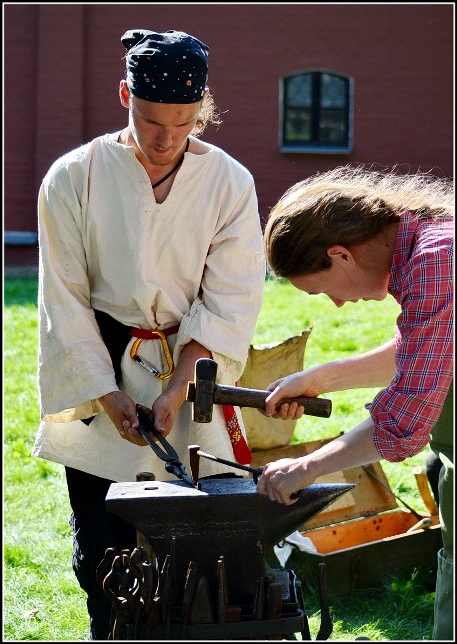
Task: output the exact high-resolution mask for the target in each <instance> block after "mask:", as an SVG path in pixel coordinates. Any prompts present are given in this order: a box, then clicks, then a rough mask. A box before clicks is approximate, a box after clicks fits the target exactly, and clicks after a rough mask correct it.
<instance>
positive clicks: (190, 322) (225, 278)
mask: <svg viewBox="0 0 457 644" xmlns="http://www.w3.org/2000/svg"><path fill="white" fill-rule="evenodd" d="M264 280H265V260H264V253H263V237H262V231H261V227H260V218H259V214H258V208H257V197H256V194H255V190H254V185H253V182H252V181H250V182H249V183H248V184H247V185H246V186H245V188H244V189H243V191H242V193H241V195H240V198H239V199H238V201H237V203H236V205H235V207H234V209H233V212H232V213H231V214H230V217H229V224H228V225H226V226H224V227H222V228H221V229H220V230H219V231H217V232H216V234H215V236H214V237H213V240H212V243H211V247H210V249H209V252H208V255H207V258H206V263H205V269H204V273H203V277H202V282H201V291H200V295H199V297H197V298H196V299H195V301H194V302H193V304H192V306H191V309H190V311H189V313H188V314H186V315H185V316H184V317H183V319H182V321H181V327H180V331H179V334H178V339H177V344H176V349H175V354H176V355H179V353H180V351H181V350H182V348H183V346H184V345H185V344H186V343H187V342H189V341H190V340H196V341H197V342H199V343H200V344H202V345H203V346H205V347H206V348H207V349H209V350H210V351H211V352H212V353H213V357H214V359H215V360H217V361H218V363H219V366H220V369H219V371H218V375H220V380H221V381H225V382H233V383H234V382H235V381H236V380H237V379H238V378H239V377H240V375H241V374H242V372H243V369H244V367H245V364H246V360H247V351H248V348H249V343H250V341H251V340H252V337H253V335H254V332H255V325H256V321H257V316H258V314H259V311H260V307H261V305H262V293H263V284H264ZM219 372H220V373H219Z"/></svg>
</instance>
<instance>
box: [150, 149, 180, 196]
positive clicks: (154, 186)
mask: <svg viewBox="0 0 457 644" xmlns="http://www.w3.org/2000/svg"><path fill="white" fill-rule="evenodd" d="M188 149H189V139H187V145H186V149H185V150H184V154H185V153H186V152H187V150H188ZM184 154H183V155H182V157H181V160H180V161H178V163H177V164H176V165H175V167H174V168H173V170H171V171H170V172H169V173H168V174H166V175H165V176H164V177H163V179H160V181H157V183H153V184H152V189H153V190H154V188H157V186H160V184H161V183H163V182H164V181H165V179H168V177H171V175H172V174H173V172H176V170H177V169H178V168H179V166H180V165H181V163H182V162H183V161H184Z"/></svg>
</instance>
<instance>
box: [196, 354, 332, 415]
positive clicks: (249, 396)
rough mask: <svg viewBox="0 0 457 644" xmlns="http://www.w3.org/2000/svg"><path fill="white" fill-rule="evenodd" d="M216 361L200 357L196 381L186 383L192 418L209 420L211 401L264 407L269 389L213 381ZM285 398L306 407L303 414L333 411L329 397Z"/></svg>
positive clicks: (284, 400)
mask: <svg viewBox="0 0 457 644" xmlns="http://www.w3.org/2000/svg"><path fill="white" fill-rule="evenodd" d="M216 373H217V362H215V361H214V360H211V359H210V358H200V359H199V360H197V361H196V363H195V382H189V383H188V385H187V400H188V401H190V402H191V403H193V405H192V418H193V420H194V421H195V422H196V423H210V422H211V418H212V416H213V405H237V406H239V407H254V408H256V409H265V400H266V399H267V398H268V396H269V395H270V394H271V391H263V390H261V389H246V388H244V387H227V386H226V385H216ZM284 402H297V403H298V404H299V405H303V407H304V408H305V414H308V415H309V416H320V417H322V418H328V417H329V416H330V414H331V413H332V401H331V400H326V399H324V398H309V397H307V396H299V397H297V398H284V399H283V400H280V401H279V402H278V403H277V405H276V408H279V407H280V406H281V405H282V403H284Z"/></svg>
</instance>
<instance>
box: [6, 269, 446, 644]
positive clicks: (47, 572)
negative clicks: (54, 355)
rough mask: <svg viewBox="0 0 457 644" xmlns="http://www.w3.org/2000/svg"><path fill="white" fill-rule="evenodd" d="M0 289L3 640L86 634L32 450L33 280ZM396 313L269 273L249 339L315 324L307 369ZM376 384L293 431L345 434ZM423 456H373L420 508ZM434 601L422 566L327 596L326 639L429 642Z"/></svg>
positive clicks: (46, 472) (80, 598) (313, 609)
mask: <svg viewBox="0 0 457 644" xmlns="http://www.w3.org/2000/svg"><path fill="white" fill-rule="evenodd" d="M4 286H5V289H4V290H5V298H4V346H3V361H4V515H3V516H4V599H3V602H4V613H3V641H8V642H13V641H25V640H43V641H85V640H87V639H88V619H87V615H86V608H85V595H84V593H83V592H82V591H81V590H80V588H79V586H78V584H77V581H76V579H75V577H74V575H73V571H72V569H71V550H72V535H71V531H70V527H69V525H68V518H69V515H70V507H69V503H68V498H67V492H66V485H65V481H64V474H63V468H62V467H61V466H60V465H57V464H54V463H50V462H47V461H43V460H41V459H36V458H33V457H32V456H31V450H32V448H33V443H34V439H35V434H36V430H37V426H38V422H39V411H38V393H37V378H36V363H37V330H38V323H37V308H36V299H37V281H36V279H6V281H5V285H4ZM397 315H398V307H397V305H396V304H395V302H394V301H393V300H391V299H387V300H385V301H384V302H381V303H379V302H368V303H360V304H351V303H349V304H346V305H345V306H344V307H342V308H341V309H337V308H336V307H335V306H334V305H333V304H332V303H331V302H330V300H328V299H327V298H326V297H325V296H313V297H310V296H307V295H305V294H303V293H300V292H299V291H297V290H296V289H293V288H292V287H291V286H290V285H289V284H286V283H282V282H271V281H267V282H266V287H265V299H264V304H263V307H262V311H261V314H260V316H259V320H258V324H257V328H256V333H255V337H254V339H253V343H254V344H264V343H271V342H277V341H279V340H283V339H285V338H287V337H290V336H292V335H296V334H298V333H300V332H301V331H302V330H304V329H306V328H307V327H308V326H310V325H314V326H313V330H312V332H311V335H310V338H309V340H308V343H307V347H306V351H305V361H304V366H305V368H307V367H311V366H313V365H316V364H319V363H320V362H324V361H327V360H333V359H337V358H340V357H344V356H350V355H353V354H355V353H359V352H361V351H366V350H369V349H371V348H373V347H375V346H377V345H379V344H380V343H382V342H385V341H386V340H388V339H389V338H391V337H392V334H393V331H394V325H395V319H396V316H397ZM374 393H375V392H374V391H372V390H370V389H362V390H358V391H351V392H338V393H332V394H329V395H328V397H329V398H331V399H332V402H333V413H332V415H331V417H330V418H329V419H318V418H314V417H310V416H306V417H303V418H302V419H301V420H300V421H299V422H298V423H297V426H296V430H295V434H294V437H293V440H294V441H295V442H302V441H311V440H315V439H317V438H322V437H326V436H334V435H336V434H338V433H339V432H340V431H348V430H349V429H350V428H351V427H352V426H354V425H355V424H357V423H358V422H360V420H362V419H363V418H365V417H366V414H367V412H366V410H365V409H364V404H365V403H366V402H368V401H370V400H371V398H372V397H373V394H374ZM278 422H281V421H278ZM427 453H428V452H427V449H426V450H424V451H423V452H422V453H421V454H419V455H418V456H416V457H414V458H412V459H409V460H408V461H406V462H404V463H395V464H389V463H386V462H385V461H382V467H383V469H384V471H385V473H386V475H387V478H388V480H389V483H390V485H391V487H392V489H393V491H394V492H395V493H396V494H397V495H399V496H401V497H402V498H404V500H405V501H406V502H407V503H408V504H410V505H411V506H412V507H413V508H414V509H416V510H419V511H425V507H424V505H423V502H422V500H421V498H420V496H419V494H418V491H417V486H416V483H415V479H414V476H413V474H412V467H413V466H414V465H418V464H420V465H422V464H423V462H424V460H425V457H426V455H427ZM399 505H400V506H401V504H399ZM304 590H305V591H306V602H305V603H306V607H307V612H308V616H309V622H310V629H311V636H312V639H315V637H316V634H317V632H318V630H319V619H320V612H319V603H318V600H317V595H316V592H315V591H314V590H313V589H312V588H310V589H304ZM433 598H434V593H432V592H430V590H429V588H427V586H426V585H425V577H424V575H423V574H422V573H421V572H418V573H413V574H411V575H409V576H408V577H407V578H404V579H403V578H402V579H398V578H393V579H391V580H390V581H389V582H388V583H386V585H384V586H383V587H382V588H377V589H373V590H372V591H371V592H366V593H362V594H354V595H353V596H352V597H351V598H350V599H348V600H344V601H343V600H342V601H339V602H337V603H335V604H334V605H332V606H331V613H332V621H333V624H334V631H333V634H332V635H331V637H330V639H331V640H340V641H352V640H354V639H356V638H357V637H361V636H365V637H369V638H370V639H372V640H376V641H388V640H396V641H399V640H415V641H417V640H429V639H431V624H432V617H433Z"/></svg>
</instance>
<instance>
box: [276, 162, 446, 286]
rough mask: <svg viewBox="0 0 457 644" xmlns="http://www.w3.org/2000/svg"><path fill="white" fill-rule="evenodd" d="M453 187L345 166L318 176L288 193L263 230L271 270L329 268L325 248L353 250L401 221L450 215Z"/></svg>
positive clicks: (288, 274) (284, 273) (289, 272)
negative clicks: (402, 218)
mask: <svg viewBox="0 0 457 644" xmlns="http://www.w3.org/2000/svg"><path fill="white" fill-rule="evenodd" d="M453 209H454V194H453V184H452V182H451V181H450V180H449V179H438V178H436V177H432V176H430V175H427V174H421V173H418V174H414V175H400V174H397V173H396V171H395V169H394V170H392V171H390V172H379V171H375V170H372V169H369V168H364V167H363V166H358V167H351V166H341V167H338V168H335V169H334V170H330V171H329V172H325V173H319V174H316V175H314V176H312V177H310V178H308V179H305V180H304V181H301V182H299V183H297V184H295V185H294V186H292V187H291V188H289V190H287V192H286V193H285V194H284V195H283V196H282V197H281V199H280V200H279V202H278V203H277V204H276V206H275V207H274V208H273V209H272V211H271V213H270V216H269V218H268V221H267V224H266V227H265V252H266V259H267V263H268V266H269V270H270V272H271V273H273V274H274V275H275V276H276V277H280V278H284V279H288V278H293V277H298V276H300V275H307V274H312V273H317V272H319V271H321V270H325V269H327V268H330V266H331V260H330V258H329V257H328V255H327V249H328V248H329V247H330V246H332V245H334V244H341V245H343V246H346V247H347V248H349V249H350V248H352V247H354V246H356V245H357V244H361V243H363V242H365V241H367V240H368V239H371V238H373V237H375V236H376V235H378V234H379V233H380V232H381V231H382V230H384V229H385V228H386V227H387V226H390V225H392V224H395V223H396V222H398V221H399V219H400V215H401V213H402V212H405V211H407V210H409V211H413V212H415V213H416V216H417V217H431V218H435V217H446V218H448V217H452V216H453Z"/></svg>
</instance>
